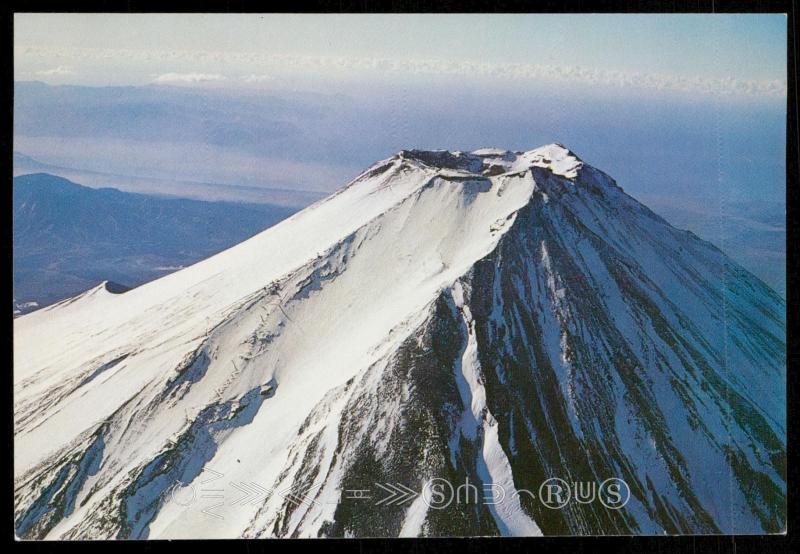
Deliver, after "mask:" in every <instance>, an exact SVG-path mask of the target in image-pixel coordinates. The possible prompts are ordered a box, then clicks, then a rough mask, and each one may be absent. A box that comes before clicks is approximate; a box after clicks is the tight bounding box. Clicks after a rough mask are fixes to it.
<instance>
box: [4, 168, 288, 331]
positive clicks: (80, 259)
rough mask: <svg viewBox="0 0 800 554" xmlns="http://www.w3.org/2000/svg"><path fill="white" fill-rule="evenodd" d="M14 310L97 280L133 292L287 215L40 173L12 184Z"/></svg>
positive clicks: (26, 308)
mask: <svg viewBox="0 0 800 554" xmlns="http://www.w3.org/2000/svg"><path fill="white" fill-rule="evenodd" d="M13 183H14V184H13V186H14V198H13V209H14V212H13V233H14V238H13V240H14V254H13V260H14V312H15V314H16V315H19V314H21V313H25V312H28V311H31V310H33V309H36V308H37V307H41V306H46V305H48V304H51V303H53V302H56V301H58V300H61V299H63V298H67V297H69V296H73V295H75V294H78V293H80V292H82V291H84V290H86V289H88V288H91V287H93V286H95V285H97V284H98V283H100V282H101V281H104V280H112V281H116V282H118V283H120V284H121V285H123V286H126V287H134V286H137V285H140V284H142V283H144V282H147V281H150V280H151V279H154V278H156V277H160V276H162V275H165V274H167V273H170V272H172V271H174V270H176V269H179V268H181V267H184V266H187V265H190V264H192V263H194V262H197V261H199V260H201V259H203V258H206V257H208V256H210V255H212V254H215V253H216V252H219V251H220V250H224V249H225V248H228V247H230V246H232V245H234V244H236V243H239V242H241V241H242V240H244V239H246V238H248V237H250V236H252V235H254V234H256V233H257V232H259V231H262V230H264V229H265V228H267V227H270V226H271V225H274V224H275V223H277V222H278V221H280V220H282V219H284V218H286V217H288V216H289V215H291V214H292V213H294V211H295V209H294V208H291V207H282V206H275V205H271V204H244V203H234V202H205V201H199V200H190V199H182V198H166V197H157V196H150V195H144V194H135V193H129V192H122V191H120V190H117V189H113V188H100V189H94V188H88V187H84V186H81V185H79V184H77V183H74V182H71V181H69V180H67V179H64V178H61V177H56V176H54V175H50V174H47V173H35V174H30V175H21V176H18V177H15V178H14V181H13Z"/></svg>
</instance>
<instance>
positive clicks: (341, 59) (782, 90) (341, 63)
mask: <svg viewBox="0 0 800 554" xmlns="http://www.w3.org/2000/svg"><path fill="white" fill-rule="evenodd" d="M14 55H15V61H16V62H17V64H18V65H22V64H21V63H20V62H32V63H38V64H41V63H42V61H43V60H48V61H51V62H52V61H53V60H57V61H59V62H61V61H63V62H65V63H72V64H80V63H86V64H91V63H100V62H103V63H109V62H111V63H114V64H121V65H122V64H125V63H133V64H143V65H148V66H158V67H170V66H171V67H191V68H198V67H202V68H213V72H212V73H203V72H199V71H198V72H195V71H190V72H168V73H162V74H159V75H158V77H156V82H159V83H167V82H171V83H176V82H178V83H201V82H207V81H220V80H223V79H226V78H227V77H231V78H236V79H237V80H239V81H241V82H245V83H260V82H263V81H266V80H268V79H269V78H270V77H271V76H272V75H275V74H279V73H292V74H297V73H304V74H307V75H310V76H313V75H316V74H324V75H337V76H343V77H359V76H365V75H368V74H376V73H377V74H383V75H387V76H420V77H430V76H451V77H464V78H489V79H506V80H526V81H559V82H564V83H573V84H579V85H588V86H596V85H599V86H611V87H623V88H635V89H646V90H657V91H674V92H686V93H698V94H719V95H728V96H730V95H743V96H774V97H782V96H785V95H786V81H785V80H743V79H735V78H726V79H709V78H706V77H703V76H694V77H685V76H677V75H661V74H648V73H630V72H623V71H611V70H604V69H594V68H586V67H573V66H566V65H564V66H562V65H545V64H536V63H502V62H501V63H496V62H481V61H471V60H444V59H412V60H409V59H398V58H386V57H369V56H362V57H355V56H311V55H280V54H269V53H263V52H211V51H186V50H169V51H168V50H146V49H142V50H140V49H95V48H62V49H52V48H43V47H31V46H28V47H26V46H17V47H15V49H14ZM60 67H61V66H60ZM237 70H238V72H237ZM254 70H258V71H259V73H254V72H253V71H254ZM235 72H236V73H235ZM223 73H224V74H223Z"/></svg>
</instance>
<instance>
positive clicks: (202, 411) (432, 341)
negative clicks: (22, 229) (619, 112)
mask: <svg viewBox="0 0 800 554" xmlns="http://www.w3.org/2000/svg"><path fill="white" fill-rule="evenodd" d="M14 355H15V365H14V417H15V445H14V447H15V453H14V459H15V518H16V530H17V534H18V535H19V536H21V537H30V538H113V537H119V538H144V537H151V538H198V537H239V536H248V537H251V536H252V537H270V536H311V537H316V536H398V535H476V534H478V535H487V534H517V535H520V534H522V535H536V534H539V533H544V534H580V533H663V532H763V531H772V532H774V531H779V530H781V529H783V528H784V526H785V494H786V481H785V450H786V449H785V304H784V301H783V300H782V299H781V298H780V297H779V296H778V295H777V294H775V293H774V292H772V291H771V290H770V289H769V288H768V287H766V286H765V285H764V284H763V283H761V282H760V281H759V280H758V279H756V278H755V277H753V276H752V275H750V274H749V273H747V272H746V271H744V270H743V269H741V268H740V267H739V266H737V265H736V264H735V263H733V262H731V261H730V260H729V259H727V258H726V257H725V256H724V255H723V254H722V253H721V252H720V251H719V250H717V249H716V248H714V247H713V246H712V245H710V244H708V243H706V242H703V241H701V240H700V239H698V238H697V237H695V236H694V235H692V234H691V233H688V232H685V231H680V230H677V229H675V228H673V227H671V226H669V225H668V224H667V223H666V222H665V221H664V220H662V219H661V218H659V217H658V216H657V215H655V214H653V213H652V212H650V211H649V210H648V209H647V208H645V207H644V206H642V205H641V204H639V203H637V202H636V201H635V200H634V199H632V198H630V197H629V196H627V195H626V194H625V193H624V192H623V191H622V190H621V189H620V188H619V187H617V185H616V184H615V183H614V182H613V180H612V179H611V178H609V177H608V176H607V175H605V174H604V173H602V172H600V171H598V170H596V169H594V168H592V167H591V166H588V165H586V164H584V163H583V162H582V161H581V160H580V159H578V158H577V157H576V156H575V155H574V154H573V153H571V152H570V151H569V150H567V149H565V148H564V147H562V146H560V145H549V146H544V147H541V148H538V149H536V150H532V151H529V152H522V153H520V152H516V153H515V152H506V151H501V150H495V149H485V150H479V151H476V152H473V153H461V152H455V153H451V152H446V151H436V152H423V151H403V152H400V153H399V154H397V155H396V156H394V157H392V158H390V159H387V160H384V161H382V162H379V163H377V164H375V165H374V166H372V167H371V168H370V169H368V170H367V171H366V172H364V173H363V174H362V175H360V176H359V177H358V178H356V179H355V180H354V181H353V182H352V183H350V184H349V185H348V186H347V187H345V188H344V189H342V190H340V191H339V192H337V193H336V194H334V195H332V196H330V197H329V198H327V199H325V200H323V201H321V202H319V203H317V204H315V205H313V206H311V207H309V208H307V209H306V210H303V211H302V212H300V213H298V214H296V215H294V216H292V217H291V218H289V219H287V220H284V221H283V222H281V223H279V224H278V225H276V226H274V227H272V228H270V229H268V230H267V231H264V232H263V233H261V234H259V235H256V236H255V237H253V238H252V239H250V240H248V241H245V242H243V243H241V244H239V245H237V246H235V247H233V248H231V249H229V250H227V251H225V252H222V253H220V254H218V255H216V256H214V257H212V258H209V259H207V260H205V261H203V262H200V263H198V264H196V265H194V266H192V267H189V268H187V269H184V270H181V271H178V272H176V273H174V274H171V275H168V276H166V277H164V278H162V279H159V280H157V281H154V282H151V283H148V284H146V285H143V286H141V287H139V288H136V289H133V290H131V291H128V292H125V293H123V294H115V293H113V292H111V290H109V288H108V287H106V285H105V284H102V285H100V286H98V287H96V288H94V289H92V290H89V291H87V292H86V293H84V294H82V295H80V296H78V297H76V298H73V299H70V300H67V301H64V302H62V303H60V304H57V305H55V306H52V307H50V308H47V309H44V310H41V311H38V312H35V313H32V314H30V315H27V316H24V317H21V318H19V319H17V320H16V321H15V328H14ZM552 477H558V478H561V479H564V480H565V481H567V482H578V481H581V482H584V481H597V482H602V481H604V480H606V479H608V478H611V477H616V478H620V479H624V480H625V482H626V483H627V484H628V486H629V488H630V500H629V502H628V503H627V504H626V505H625V506H624V507H623V508H622V509H616V510H611V509H608V508H606V507H605V506H603V505H602V504H601V503H599V502H592V503H586V504H580V503H577V502H572V503H569V504H568V505H567V506H565V507H564V508H562V509H558V510H553V509H549V508H548V507H546V506H544V505H543V504H542V502H540V501H539V500H537V499H535V498H534V496H535V495H534V494H524V493H525V491H534V492H537V491H538V490H539V486H540V484H541V483H542V482H544V481H545V480H547V479H548V478H552ZM435 479H445V480H447V481H448V482H450V483H452V484H453V485H454V486H455V487H457V486H459V484H463V483H464V482H465V479H469V480H470V482H471V483H474V484H478V485H479V486H484V487H488V488H490V489H492V488H493V490H498V489H500V488H502V490H503V491H504V496H505V499H504V500H503V501H502V502H498V503H497V504H486V503H484V502H483V501H482V500H481V501H480V502H477V503H469V502H460V503H459V502H453V503H451V504H450V505H448V506H447V508H446V509H439V508H440V506H432V502H431V498H433V496H432V495H431V490H432V489H431V487H432V485H431V483H432V481H431V480H435ZM391 484H393V485H391ZM392 486H396V487H398V486H402V487H407V488H408V490H409V491H413V492H409V493H408V495H407V498H402V499H400V500H402V501H399V500H398V499H395V498H390V499H389V500H388V501H381V496H390V497H391V494H387V493H386V491H387V487H388V490H389V491H391V490H392V488H391V487H392ZM367 489H369V491H370V492H369V493H363V492H362V493H361V494H362V495H364V494H369V495H370V496H371V499H368V498H364V497H361V496H359V497H355V498H354V497H352V495H354V494H355V493H353V492H352V491H354V490H361V491H364V490H367ZM396 500H398V501H396ZM406 500H408V501H406Z"/></svg>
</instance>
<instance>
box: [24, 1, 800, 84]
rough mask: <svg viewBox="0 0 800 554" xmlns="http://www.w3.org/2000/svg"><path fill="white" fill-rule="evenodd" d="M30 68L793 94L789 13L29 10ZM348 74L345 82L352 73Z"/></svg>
mask: <svg viewBox="0 0 800 554" xmlns="http://www.w3.org/2000/svg"><path fill="white" fill-rule="evenodd" d="M14 44H15V75H16V79H17V80H42V81H45V82H48V83H51V84H63V83H70V84H89V85H109V84H113V85H119V84H146V83H180V84H205V85H206V86H208V85H212V86H213V85H216V86H222V85H225V86H228V87H232V86H237V87H248V86H270V87H276V86H301V87H303V88H307V89H312V90H313V89H315V88H320V89H322V90H328V89H329V88H330V87H331V86H333V87H334V88H335V87H336V86H337V85H343V83H349V82H351V81H353V80H367V81H369V82H372V83H376V84H380V82H382V81H386V82H387V83H392V82H394V81H396V80H397V79H401V80H403V81H409V80H411V81H414V80H419V81H425V80H428V79H431V78H436V79H447V78H448V77H449V78H452V79H463V78H465V77H466V78H470V79H483V78H487V77H488V78H491V79H492V80H494V81H495V82H501V81H505V80H510V81H519V80H535V81H537V82H542V81H559V82H562V83H564V84H566V85H576V86H579V87H580V86H585V85H587V84H589V85H598V84H599V85H611V86H623V87H626V88H635V89H641V90H670V91H683V92H691V93H697V92H699V93H706V94H707V93H715V92H720V93H724V94H727V95H734V96H739V95H741V96H759V97H764V96H777V97H781V96H783V95H785V88H786V16H785V15H781V14H778V15H720V14H716V15H523V14H511V15H222V14H209V15H184V14H182V15H150V14H148V15H140V14H17V15H16V17H15V36H14ZM343 86H344V85H343Z"/></svg>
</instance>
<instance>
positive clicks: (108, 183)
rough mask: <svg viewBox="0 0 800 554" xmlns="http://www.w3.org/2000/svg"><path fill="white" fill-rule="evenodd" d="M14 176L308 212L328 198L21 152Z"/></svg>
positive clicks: (293, 191)
mask: <svg viewBox="0 0 800 554" xmlns="http://www.w3.org/2000/svg"><path fill="white" fill-rule="evenodd" d="M13 164H14V176H15V177H16V176H19V175H28V174H30V173H49V174H50V175H57V176H59V177H64V178H65V179H69V180H72V181H75V182H80V183H81V184H82V185H85V186H88V187H91V188H107V187H114V188H117V189H119V190H121V191H124V192H136V193H141V194H150V195H154V196H173V197H180V198H192V199H195V200H207V201H213V202H216V201H223V202H246V203H248V204H250V203H252V204H274V205H276V206H284V207H288V208H305V207H306V206H308V205H309V204H312V203H313V202H316V201H317V200H320V199H321V198H323V197H324V196H325V194H323V193H321V192H314V191H309V190H289V189H282V188H274V187H256V186H246V185H231V184H222V183H208V182H197V181H190V180H185V179H183V180H176V179H155V178H152V177H141V176H138V175H120V174H115V173H102V172H98V171H90V170H87V169H81V168H77V167H64V166H59V165H53V164H48V163H44V162H41V161H39V160H37V159H35V158H32V157H31V156H28V155H26V154H23V153H21V152H14V157H13Z"/></svg>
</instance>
